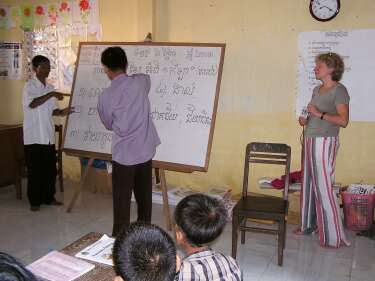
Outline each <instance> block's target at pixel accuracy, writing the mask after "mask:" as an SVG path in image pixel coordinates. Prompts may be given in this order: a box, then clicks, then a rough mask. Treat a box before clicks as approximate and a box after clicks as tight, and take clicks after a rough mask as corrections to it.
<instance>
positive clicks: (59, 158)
mask: <svg viewBox="0 0 375 281" xmlns="http://www.w3.org/2000/svg"><path fill="white" fill-rule="evenodd" d="M57 161H58V163H57V166H58V171H57V172H58V175H59V184H60V192H64V179H63V166H62V155H59V156H58V160H57Z"/></svg>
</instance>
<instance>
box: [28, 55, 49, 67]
mask: <svg viewBox="0 0 375 281" xmlns="http://www.w3.org/2000/svg"><path fill="white" fill-rule="evenodd" d="M42 63H50V61H49V59H48V58H47V57H45V56H42V55H37V56H35V57H33V59H32V60H31V64H32V66H33V68H34V69H35V68H37V67H38V66H39V65H40V64H42Z"/></svg>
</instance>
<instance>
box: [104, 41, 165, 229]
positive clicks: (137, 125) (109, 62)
mask: <svg viewBox="0 0 375 281" xmlns="http://www.w3.org/2000/svg"><path fill="white" fill-rule="evenodd" d="M101 62H102V64H103V67H104V71H105V73H106V74H107V76H108V78H109V79H110V80H111V85H110V86H109V88H107V89H105V90H104V92H103V94H102V95H101V96H100V97H99V103H98V111H99V115H100V118H101V120H102V122H103V124H104V126H105V127H106V128H107V129H108V130H111V131H113V138H112V161H113V173H112V187H113V188H112V190H113V191H112V193H113V231H112V236H116V235H117V234H118V233H119V231H120V230H121V229H122V228H124V227H128V226H129V223H130V201H131V195H132V190H133V189H134V195H135V199H136V202H137V206H138V221H144V222H151V210H152V164H151V160H152V158H153V157H154V155H155V152H156V146H158V145H159V144H160V139H159V136H158V133H157V131H156V128H155V125H154V123H153V121H152V119H151V115H150V102H149V100H148V93H149V91H150V84H151V82H150V77H149V76H148V75H145V74H134V75H130V76H128V75H126V68H127V65H128V60H127V57H126V54H125V52H124V50H123V49H122V48H120V47H109V48H107V49H105V50H104V51H103V53H102V56H101Z"/></svg>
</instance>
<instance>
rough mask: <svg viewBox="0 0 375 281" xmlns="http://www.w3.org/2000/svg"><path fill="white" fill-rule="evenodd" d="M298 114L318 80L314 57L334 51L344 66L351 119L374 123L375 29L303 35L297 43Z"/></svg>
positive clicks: (319, 32)
mask: <svg viewBox="0 0 375 281" xmlns="http://www.w3.org/2000/svg"><path fill="white" fill-rule="evenodd" d="M298 52H299V57H298V59H299V63H298V76H297V77H298V78H297V84H298V86H297V89H298V90H297V99H296V101H297V103H296V114H297V116H298V115H299V114H300V113H301V110H302V107H303V106H306V105H307V104H308V103H309V101H310V99H311V95H312V90H313V88H314V87H315V86H316V85H319V83H320V82H319V81H317V80H316V79H315V75H314V71H313V69H314V65H315V61H314V59H315V57H316V55H318V54H320V53H327V52H335V53H338V54H339V55H341V56H342V57H343V59H344V63H345V72H344V75H343V79H342V81H341V83H342V84H344V85H345V86H346V88H347V89H348V92H349V95H350V120H352V121H370V122H374V121H375V114H374V104H375V95H374V93H375V29H358V30H350V31H312V32H303V33H300V35H299V40H298Z"/></svg>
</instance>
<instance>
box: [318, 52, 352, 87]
mask: <svg viewBox="0 0 375 281" xmlns="http://www.w3.org/2000/svg"><path fill="white" fill-rule="evenodd" d="M315 61H321V62H324V63H325V64H326V65H327V66H328V67H329V68H332V69H333V71H332V74H331V77H332V80H333V81H340V80H341V78H342V74H343V73H344V69H345V65H344V60H343V59H342V57H341V56H339V55H338V54H336V53H326V54H320V55H317V56H316V58H315Z"/></svg>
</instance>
